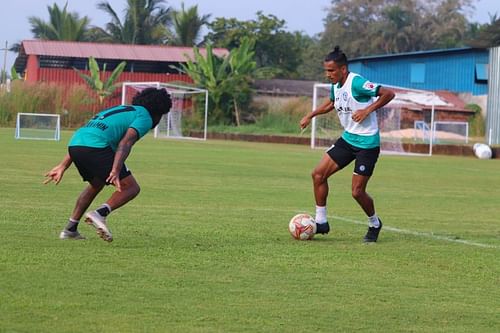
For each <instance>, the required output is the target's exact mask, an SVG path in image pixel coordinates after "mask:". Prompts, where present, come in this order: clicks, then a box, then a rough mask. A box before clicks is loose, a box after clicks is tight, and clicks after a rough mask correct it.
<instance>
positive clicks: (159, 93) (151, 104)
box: [132, 88, 172, 128]
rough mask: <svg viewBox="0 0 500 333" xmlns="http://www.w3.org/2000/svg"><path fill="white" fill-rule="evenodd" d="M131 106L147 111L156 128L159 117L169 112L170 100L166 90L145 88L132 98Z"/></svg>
mask: <svg viewBox="0 0 500 333" xmlns="http://www.w3.org/2000/svg"><path fill="white" fill-rule="evenodd" d="M132 105H140V106H143V107H145V108H146V110H148V112H149V114H150V115H151V118H152V119H153V126H152V127H151V128H154V127H156V125H158V123H159V122H160V119H161V117H162V116H163V115H164V114H166V113H168V112H169V111H170V108H171V107H172V99H171V98H170V94H169V93H168V92H167V90H166V89H156V88H146V89H144V90H143V91H140V92H138V93H137V94H136V95H135V96H134V98H132Z"/></svg>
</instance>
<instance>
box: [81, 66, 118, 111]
mask: <svg viewBox="0 0 500 333" xmlns="http://www.w3.org/2000/svg"><path fill="white" fill-rule="evenodd" d="M126 65H127V63H126V62H125V61H122V62H121V63H119V64H118V66H116V68H115V69H114V70H113V72H111V75H110V76H109V77H108V78H107V79H106V80H105V81H102V79H101V71H100V69H99V65H98V64H97V61H96V60H95V59H94V57H90V58H89V71H90V75H87V74H84V73H82V72H81V71H79V70H78V69H76V68H73V69H74V70H75V71H76V72H77V73H78V75H80V77H81V78H82V79H83V80H84V81H85V83H86V84H87V85H88V86H89V87H90V89H92V90H93V91H94V92H95V93H96V95H97V97H98V99H99V104H101V105H102V103H103V102H104V99H105V98H106V97H108V96H111V95H112V94H113V92H114V91H115V90H116V89H117V88H118V87H119V86H120V85H119V84H118V83H116V84H115V81H116V80H117V79H118V77H119V76H120V75H121V73H122V72H123V70H124V69H125V66H126ZM102 71H103V73H106V64H104V66H103V70H102Z"/></svg>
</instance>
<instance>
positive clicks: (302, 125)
mask: <svg viewBox="0 0 500 333" xmlns="http://www.w3.org/2000/svg"><path fill="white" fill-rule="evenodd" d="M310 122H311V118H309V116H304V118H302V119H301V120H300V129H304V128H306V127H307V126H309V123H310Z"/></svg>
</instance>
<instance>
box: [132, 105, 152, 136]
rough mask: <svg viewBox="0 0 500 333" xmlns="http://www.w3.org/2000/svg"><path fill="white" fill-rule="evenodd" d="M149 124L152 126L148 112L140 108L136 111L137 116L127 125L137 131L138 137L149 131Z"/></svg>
mask: <svg viewBox="0 0 500 333" xmlns="http://www.w3.org/2000/svg"><path fill="white" fill-rule="evenodd" d="M151 126H153V120H152V119H151V116H150V115H149V112H147V111H146V110H140V111H139V112H138V115H137V117H136V118H135V119H134V121H133V122H132V123H131V124H130V126H129V127H130V128H133V129H135V130H136V131H137V135H138V136H139V139H140V138H142V137H143V136H144V135H146V133H147V132H149V130H150V129H151Z"/></svg>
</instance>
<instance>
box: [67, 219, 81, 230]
mask: <svg viewBox="0 0 500 333" xmlns="http://www.w3.org/2000/svg"><path fill="white" fill-rule="evenodd" d="M79 222H80V221H72V220H71V219H70V220H69V221H68V224H67V225H66V230H68V231H72V232H75V231H76V229H77V228H78V223H79Z"/></svg>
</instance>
